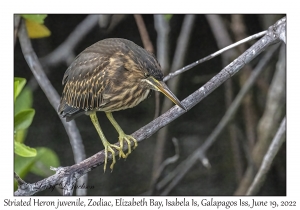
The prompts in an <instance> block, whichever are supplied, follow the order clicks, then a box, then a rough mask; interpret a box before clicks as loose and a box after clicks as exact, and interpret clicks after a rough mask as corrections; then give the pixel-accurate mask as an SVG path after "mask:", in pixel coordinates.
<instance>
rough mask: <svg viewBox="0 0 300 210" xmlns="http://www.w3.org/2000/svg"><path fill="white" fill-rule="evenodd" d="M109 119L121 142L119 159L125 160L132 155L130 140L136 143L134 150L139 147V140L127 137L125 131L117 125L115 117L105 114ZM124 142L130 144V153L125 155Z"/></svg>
mask: <svg viewBox="0 0 300 210" xmlns="http://www.w3.org/2000/svg"><path fill="white" fill-rule="evenodd" d="M105 113H106V116H107V118H108V119H109V121H110V122H111V124H112V125H113V126H114V127H115V129H116V130H117V132H118V133H119V142H120V150H119V157H121V156H122V157H123V158H127V156H128V155H129V154H130V153H131V142H130V139H131V140H132V141H133V142H134V147H133V148H134V149H135V148H136V147H137V145H138V144H137V140H136V139H135V138H133V137H132V136H130V135H126V134H125V133H124V131H123V130H122V128H121V127H120V126H119V124H118V123H117V121H116V120H115V119H114V117H113V116H112V113H111V112H105ZM124 140H125V141H126V142H127V144H128V152H127V154H126V155H125V154H124V152H123V145H124Z"/></svg>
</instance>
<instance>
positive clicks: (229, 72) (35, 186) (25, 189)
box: [14, 18, 286, 196]
mask: <svg viewBox="0 0 300 210" xmlns="http://www.w3.org/2000/svg"><path fill="white" fill-rule="evenodd" d="M281 24H282V25H284V26H285V25H286V18H282V19H281V20H279V21H278V22H277V23H276V24H274V26H271V27H270V28H269V30H268V32H267V34H266V35H265V36H264V37H263V38H261V39H260V40H259V41H257V42H256V43H255V44H254V45H253V46H252V47H250V48H249V49H248V50H247V51H246V52H244V53H243V54H242V55H241V56H239V57H238V58H237V59H236V60H235V61H233V62H232V63H230V64H229V65H228V66H226V67H225V68H224V69H223V70H221V72H220V73H219V74H217V75H216V76H214V77H213V78H212V79H211V80H210V81H208V82H207V83H206V84H205V85H204V86H202V87H201V88H199V89H198V90H197V91H195V92H194V93H192V94H191V95H190V96H188V97H187V98H186V99H184V100H183V101H182V104H183V105H184V106H185V107H186V108H187V110H189V109H191V108H192V107H194V106H195V105H196V104H198V103H199V102H200V101H201V100H202V99H204V98H205V97H206V96H208V95H209V94H210V93H211V92H212V91H213V90H215V89H216V88H217V87H219V86H220V85H221V84H223V83H224V82H225V81H226V80H227V79H228V78H230V77H232V76H233V75H234V74H235V73H237V72H238V71H239V70H240V69H241V68H242V67H243V66H244V65H245V64H247V63H249V62H250V61H251V60H253V59H254V58H255V57H256V56H258V55H259V54H260V53H261V52H262V51H263V50H265V49H266V48H267V47H268V46H270V45H271V44H275V43H277V42H279V41H280V40H279V38H278V32H277V31H276V30H274V29H276V26H277V25H281ZM23 30H25V28H23ZM23 33H25V32H23ZM20 35H21V34H20ZM20 37H21V36H20ZM23 41H24V40H23ZM25 41H26V39H25ZM27 53H28V52H27ZM29 53H31V54H32V52H29ZM24 54H25V53H24ZM27 55H28V54H27ZM34 55H35V54H34ZM27 59H28V57H27ZM30 59H31V57H30ZM34 67H36V66H34ZM184 113H185V111H184V110H182V109H181V108H180V107H178V106H177V105H176V106H173V107H172V108H171V109H170V110H168V111H167V112H166V113H164V114H163V115H161V116H160V117H158V118H157V119H155V120H153V121H152V122H150V123H149V124H147V125H145V126H144V127H142V128H140V129H139V130H137V131H136V132H134V133H133V134H132V136H133V137H134V138H135V139H136V140H137V141H139V142H141V141H143V140H144V139H146V138H149V137H150V136H151V135H153V134H154V133H155V132H157V131H158V130H159V129H161V128H162V127H164V126H166V125H167V124H169V123H170V122H172V121H174V120H175V119H177V118H178V117H179V116H181V115H182V114H184ZM116 145H119V143H116ZM126 149H127V144H126V143H125V144H124V150H126ZM115 152H116V154H115V155H118V151H115ZM108 156H109V157H108V158H109V159H111V154H109V155H108ZM104 159H105V154H104V150H102V151H100V152H98V153H96V154H95V155H93V156H91V157H89V158H87V159H86V160H84V161H82V162H80V163H77V164H74V165H72V166H67V167H62V168H60V169H59V170H57V172H56V173H55V174H54V175H52V176H50V177H48V178H45V179H43V180H41V181H38V182H36V183H32V184H23V185H20V186H19V187H18V190H17V191H15V193H14V195H16V196H17V195H18V196H21V195H33V194H35V193H37V192H40V191H42V190H45V189H47V188H48V187H50V186H55V185H57V184H62V183H63V184H66V185H67V186H65V185H64V186H65V187H66V189H69V188H70V186H71V184H73V183H74V181H73V180H77V179H78V178H79V177H81V176H83V175H84V174H86V173H88V172H89V171H91V170H92V169H94V168H96V167H98V166H100V165H102V164H103V163H104ZM68 180H69V181H68ZM71 187H72V186H71Z"/></svg>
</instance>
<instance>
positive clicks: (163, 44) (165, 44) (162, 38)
mask: <svg viewBox="0 0 300 210" xmlns="http://www.w3.org/2000/svg"><path fill="white" fill-rule="evenodd" d="M154 26H155V29H156V32H157V40H156V49H157V50H156V51H157V52H156V55H157V59H158V61H159V63H160V65H161V70H162V71H163V73H164V74H166V73H167V72H168V71H169V67H170V63H169V32H170V25H169V21H167V19H166V18H165V17H164V15H154ZM159 112H160V97H159V93H158V92H155V112H154V117H153V119H155V118H157V117H158V116H159Z"/></svg>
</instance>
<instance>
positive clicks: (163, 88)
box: [146, 77, 187, 111]
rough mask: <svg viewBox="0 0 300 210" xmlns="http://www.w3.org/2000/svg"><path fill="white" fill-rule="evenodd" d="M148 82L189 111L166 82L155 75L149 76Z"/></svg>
mask: <svg viewBox="0 0 300 210" xmlns="http://www.w3.org/2000/svg"><path fill="white" fill-rule="evenodd" d="M146 80H147V82H148V83H149V84H150V85H152V87H154V89H155V90H157V91H160V92H162V93H163V94H164V95H165V96H167V97H168V98H169V99H170V100H171V101H173V102H174V103H175V104H176V105H178V106H179V107H181V108H182V109H184V110H185V111H187V109H186V108H185V106H183V104H181V103H180V101H179V100H178V98H177V97H176V96H175V95H174V94H173V93H172V92H171V90H170V89H169V88H168V86H167V85H166V83H164V82H163V81H158V80H156V79H155V78H154V77H148V78H147V79H146Z"/></svg>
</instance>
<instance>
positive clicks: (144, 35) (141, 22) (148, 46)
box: [133, 14, 154, 53]
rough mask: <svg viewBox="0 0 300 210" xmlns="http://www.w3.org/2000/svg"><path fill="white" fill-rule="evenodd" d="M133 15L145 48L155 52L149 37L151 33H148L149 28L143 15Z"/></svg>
mask: <svg viewBox="0 0 300 210" xmlns="http://www.w3.org/2000/svg"><path fill="white" fill-rule="evenodd" d="M133 16H134V19H135V22H136V24H137V26H138V29H139V32H140V35H141V38H142V42H143V45H144V48H145V49H146V50H147V51H149V52H151V53H154V48H153V45H152V42H151V40H150V37H149V34H148V31H147V28H146V26H145V23H144V20H143V17H142V15H137V14H136V15H133Z"/></svg>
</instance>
